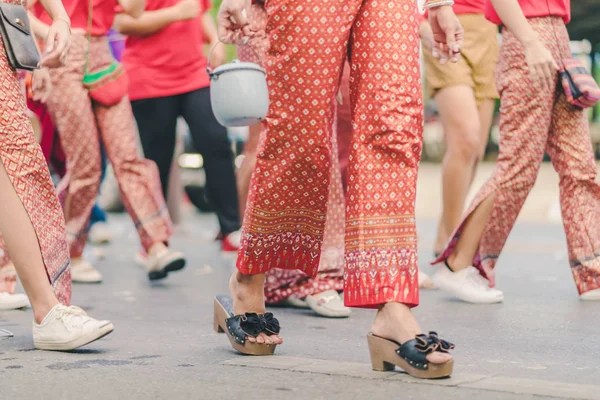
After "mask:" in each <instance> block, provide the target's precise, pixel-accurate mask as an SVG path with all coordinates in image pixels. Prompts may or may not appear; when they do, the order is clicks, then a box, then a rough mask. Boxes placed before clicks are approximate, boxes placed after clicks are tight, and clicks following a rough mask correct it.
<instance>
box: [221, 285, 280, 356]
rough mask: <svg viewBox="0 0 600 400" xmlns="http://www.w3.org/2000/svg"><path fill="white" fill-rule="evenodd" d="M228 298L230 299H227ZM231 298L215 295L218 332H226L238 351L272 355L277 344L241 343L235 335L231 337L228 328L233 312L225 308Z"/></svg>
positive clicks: (232, 345)
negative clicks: (236, 339)
mask: <svg viewBox="0 0 600 400" xmlns="http://www.w3.org/2000/svg"><path fill="white" fill-rule="evenodd" d="M225 300H228V301H225ZM229 302H230V301H229V299H228V298H227V297H225V296H217V297H215V302H214V307H215V308H214V317H213V318H214V319H213V324H214V329H215V332H217V333H225V334H226V335H227V338H228V339H229V342H230V343H231V347H233V348H234V349H235V350H237V351H238V352H240V353H242V354H245V355H247V356H272V355H273V353H274V352H275V348H276V347H277V345H276V344H261V343H252V342H250V341H248V340H246V342H245V343H244V344H239V343H238V342H236V341H235V340H234V339H233V337H231V335H230V333H229V331H228V329H227V321H226V320H227V318H230V317H231V313H230V312H229V311H227V309H226V308H225V307H226V306H227V303H229Z"/></svg>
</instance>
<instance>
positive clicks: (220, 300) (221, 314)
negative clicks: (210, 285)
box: [214, 296, 281, 356]
mask: <svg viewBox="0 0 600 400" xmlns="http://www.w3.org/2000/svg"><path fill="white" fill-rule="evenodd" d="M214 328H215V331H216V332H217V333H222V332H224V333H226V334H227V337H228V338H229V341H230V342H231V346H233V348H234V349H236V350H237V351H239V352H240V353H242V354H247V355H253V356H270V355H273V353H274V352H275V347H277V345H276V344H266V343H264V344H263V343H256V342H251V341H249V340H247V338H248V337H253V338H255V337H257V336H258V335H259V334H260V333H266V334H267V336H272V335H278V334H279V331H280V329H281V328H280V327H279V321H278V320H277V318H275V317H274V316H273V314H272V313H265V314H256V313H246V314H244V315H233V301H232V299H231V297H229V296H217V297H215V312H214Z"/></svg>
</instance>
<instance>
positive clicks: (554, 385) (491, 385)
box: [223, 356, 600, 400]
mask: <svg viewBox="0 0 600 400" xmlns="http://www.w3.org/2000/svg"><path fill="white" fill-rule="evenodd" d="M223 365H227V366H233V367H249V368H264V369H273V370H280V371H292V372H299V373H314V374H322V375H332V376H346V377H353V378H361V379H371V380H382V381H398V382H403V383H410V384H420V385H436V386H448V387H455V388H459V389H479V390H488V391H492V392H502V393H512V394H529V395H535V396H547V397H554V398H566V399H582V400H597V399H598V393H600V386H596V385H581V384H573V383H567V382H556V381H545V380H535V379H521V378H513V377H505V376H488V375H478V374H461V373H458V374H456V375H453V376H452V377H451V378H448V379H438V380H424V379H415V378H413V377H411V376H409V375H406V374H405V373H401V372H375V371H372V370H371V368H369V365H367V364H362V363H353V362H342V361H332V360H320V359H312V358H300V357H281V356H275V357H268V358H266V357H259V358H250V357H239V358H235V359H231V360H227V361H224V362H223Z"/></svg>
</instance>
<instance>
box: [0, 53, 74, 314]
mask: <svg viewBox="0 0 600 400" xmlns="http://www.w3.org/2000/svg"><path fill="white" fill-rule="evenodd" d="M0 81H2V82H3V86H2V89H0V90H1V91H2V97H3V99H4V100H3V101H2V102H0V116H1V117H0V118H1V121H0V161H1V162H0V204H2V207H0V232H2V234H3V238H4V240H5V242H6V250H8V252H9V253H10V255H11V257H12V261H13V263H14V266H15V268H16V271H17V274H18V275H19V279H20V280H21V282H22V284H23V287H24V288H25V291H26V293H27V295H28V297H29V299H30V301H31V304H32V307H33V311H34V317H35V321H36V322H38V323H39V322H41V321H42V320H43V318H44V317H45V316H46V314H47V313H48V312H49V311H50V310H51V309H52V308H53V307H54V306H56V305H57V304H58V302H59V301H60V302H62V303H64V304H66V305H68V304H69V303H70V300H71V275H70V272H69V254H68V248H67V243H66V241H65V222H64V218H63V215H62V210H61V208H60V204H59V202H58V200H57V198H56V194H55V190H54V185H53V184H52V180H51V179H50V174H49V172H48V167H47V164H46V161H45V160H44V156H43V154H42V151H41V149H40V146H39V145H38V144H37V143H36V142H35V139H34V136H33V131H32V128H31V124H30V121H29V118H28V117H27V114H26V113H25V109H26V105H25V99H24V98H23V95H22V92H21V86H20V84H19V81H18V78H17V74H16V73H15V72H14V70H13V69H12V68H10V67H9V66H8V62H7V60H6V55H5V52H4V48H3V46H2V44H1V43H0Z"/></svg>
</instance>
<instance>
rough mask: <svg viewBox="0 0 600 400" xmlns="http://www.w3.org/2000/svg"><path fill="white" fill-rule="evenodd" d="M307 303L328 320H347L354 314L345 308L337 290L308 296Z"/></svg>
mask: <svg viewBox="0 0 600 400" xmlns="http://www.w3.org/2000/svg"><path fill="white" fill-rule="evenodd" d="M306 303H307V304H308V305H309V307H310V308H311V309H312V310H313V311H314V312H315V313H317V314H318V315H320V316H322V317H326V318H347V317H349V316H350V314H351V313H352V310H350V308H348V307H346V306H344V300H343V299H342V297H341V296H340V295H339V293H338V292H337V291H336V290H326V291H324V292H321V293H318V294H314V295H311V296H308V297H306Z"/></svg>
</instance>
